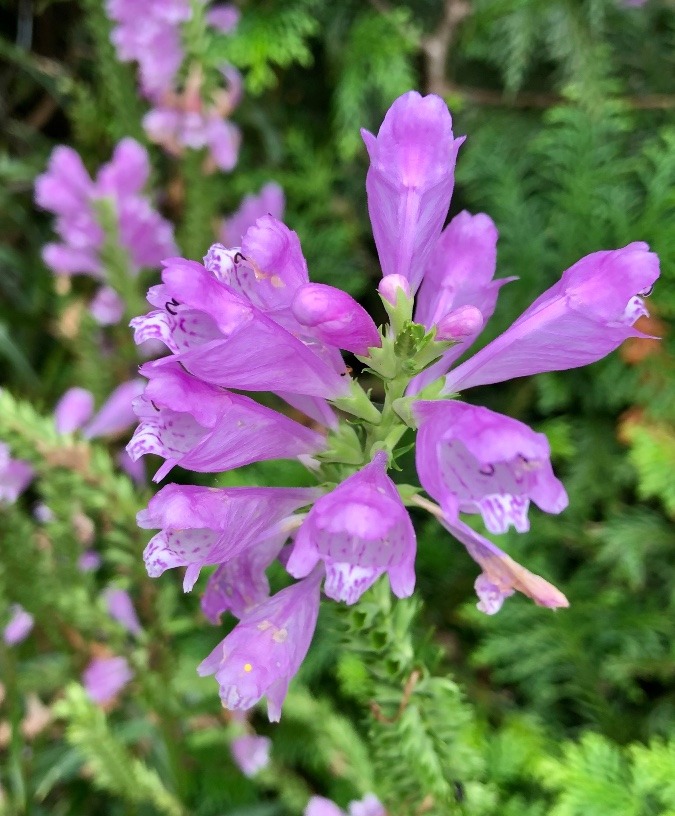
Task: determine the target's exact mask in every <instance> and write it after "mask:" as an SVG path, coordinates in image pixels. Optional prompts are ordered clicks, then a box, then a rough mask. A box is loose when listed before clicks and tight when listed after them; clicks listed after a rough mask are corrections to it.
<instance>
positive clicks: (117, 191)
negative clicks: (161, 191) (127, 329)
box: [35, 139, 176, 325]
mask: <svg viewBox="0 0 675 816" xmlns="http://www.w3.org/2000/svg"><path fill="white" fill-rule="evenodd" d="M149 175H150V162H149V159H148V154H147V151H146V150H145V148H144V147H142V146H141V145H140V144H139V143H138V142H136V141H134V139H123V140H122V141H121V142H120V143H119V144H118V145H117V147H116V148H115V151H114V153H113V156H112V159H111V160H110V161H109V162H108V163H107V164H104V165H103V166H102V167H101V168H100V170H99V171H98V174H97V176H96V180H95V181H93V180H92V179H91V177H90V176H89V173H88V172H87V170H86V168H85V167H84V164H83V163H82V159H81V158H80V156H79V155H78V154H77V153H76V152H75V151H74V150H73V149H72V148H70V147H64V146H60V147H57V148H56V149H55V150H54V151H53V153H52V155H51V157H50V159H49V165H48V168H47V172H46V173H44V174H42V175H41V176H38V178H37V180H36V182H35V199H36V201H37V203H38V204H39V206H40V207H43V208H44V209H45V210H48V211H49V212H52V213H54V215H55V216H56V232H57V233H58V235H59V237H60V238H61V240H62V243H60V244H47V245H46V246H45V247H44V250H43V252H42V257H43V259H44V261H45V263H46V264H47V266H49V267H51V269H53V270H54V272H55V273H56V274H66V275H89V276H91V277H93V278H95V279H96V280H98V281H100V283H101V284H102V287H101V288H100V289H99V290H98V293H97V295H96V296H95V297H94V300H93V301H92V304H91V307H90V308H91V311H92V314H93V315H94V317H95V319H96V320H97V321H98V322H99V323H101V324H102V325H108V324H112V323H117V322H118V321H119V320H120V319H121V317H122V315H123V313H124V309H125V303H124V301H123V300H122V298H121V297H120V292H119V291H118V290H119V289H124V288H125V283H126V281H125V276H127V277H128V276H129V275H131V276H133V275H136V274H138V272H139V271H140V270H141V269H143V268H152V267H156V266H157V264H159V263H160V261H161V259H162V258H166V257H167V255H171V254H175V252H176V245H175V243H174V239H173V229H172V227H171V224H170V223H169V222H168V221H166V220H165V219H164V218H162V216H161V215H160V214H159V213H158V212H157V210H155V209H154V207H153V206H152V205H151V204H150V201H149V200H148V199H147V198H146V197H145V196H144V195H142V194H141V190H142V189H143V187H144V186H145V184H146V182H147V180H148V177H149ZM109 230H112V231H114V233H115V234H114V235H109V234H107V231H109ZM113 239H114V240H116V241H118V242H119V246H121V247H122V248H123V250H124V251H125V253H126V256H127V257H126V258H125V259H124V265H125V267H126V268H125V269H124V270H113V269H112V268H111V267H112V264H110V262H109V259H108V258H106V257H105V252H106V245H107V244H109V243H112V241H113ZM111 273H115V274H116V276H117V279H116V280H110V277H111ZM111 284H114V287H113V286H111Z"/></svg>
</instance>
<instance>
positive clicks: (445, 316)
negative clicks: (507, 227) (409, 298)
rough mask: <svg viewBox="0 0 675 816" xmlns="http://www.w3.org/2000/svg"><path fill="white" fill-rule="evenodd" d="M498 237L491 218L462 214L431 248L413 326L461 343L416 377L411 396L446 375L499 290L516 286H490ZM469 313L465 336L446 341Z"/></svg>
mask: <svg viewBox="0 0 675 816" xmlns="http://www.w3.org/2000/svg"><path fill="white" fill-rule="evenodd" d="M497 237H498V233H497V228H496V227H495V225H494V223H493V221H492V219H491V218H489V217H488V216H487V215H485V214H484V213H478V215H471V214H470V213H468V212H466V211H463V212H461V213H459V214H458V215H456V216H455V217H454V218H453V219H452V221H451V222H450V223H449V224H448V226H447V227H446V228H445V229H444V230H443V232H442V234H441V237H440V238H439V239H438V241H437V242H436V243H435V244H434V247H433V249H432V250H431V253H430V255H429V258H428V260H427V263H426V268H425V271H424V280H423V281H422V286H421V287H420V291H419V293H418V296H417V302H416V307H415V320H416V321H417V322H418V323H422V324H424V326H426V328H427V329H431V327H432V326H434V325H438V327H439V332H440V333H437V335H436V337H437V339H439V340H442V339H453V340H454V339H461V343H458V344H457V345H455V346H453V347H452V348H449V349H448V350H447V351H446V352H444V354H443V356H442V357H441V358H440V359H439V360H437V361H436V362H435V363H434V364H433V365H431V366H429V368H427V369H426V370H425V371H423V372H422V373H421V374H420V375H418V376H417V377H415V379H414V380H413V381H412V382H411V384H410V386H409V388H408V393H409V394H416V393H418V392H419V391H421V390H422V388H424V387H425V386H426V385H428V384H429V383H431V382H433V381H434V380H435V379H437V378H438V377H440V376H442V375H443V374H445V373H446V372H447V370H448V369H449V368H450V366H451V364H452V363H453V362H454V361H455V360H456V359H457V358H458V357H459V356H460V355H461V354H463V353H464V352H465V351H466V350H467V349H468V348H469V346H471V345H472V343H473V342H474V341H475V339H476V338H477V337H478V335H479V334H480V332H481V330H482V328H483V326H484V325H485V324H486V323H487V322H488V320H489V319H490V318H491V317H492V314H493V312H494V310H495V306H496V304H497V296H498V295H499V290H500V289H501V287H502V286H503V285H504V284H505V283H508V282H509V281H512V280H515V278H502V279H500V280H493V277H494V274H495V268H496V264H497ZM469 309H471V310H474V311H472V312H471V314H472V315H473V317H472V319H471V322H470V323H468V324H466V325H465V326H464V327H463V329H465V330H466V333H465V334H462V335H461V336H457V337H455V336H453V335H452V334H451V333H450V334H449V335H448V337H447V338H446V337H445V331H444V330H445V329H446V328H447V323H448V322H451V323H452V322H453V321H454V320H456V319H458V318H459V317H460V316H461V315H464V316H467V314H468V312H467V310H469ZM479 316H480V320H479V319H478V317H479ZM471 323H473V325H471Z"/></svg>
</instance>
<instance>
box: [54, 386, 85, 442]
mask: <svg viewBox="0 0 675 816" xmlns="http://www.w3.org/2000/svg"><path fill="white" fill-rule="evenodd" d="M93 412H94V395H93V394H92V393H91V391H87V389H86V388H77V387H76V388H69V389H68V390H67V391H66V393H65V394H64V395H63V396H62V397H61V399H60V400H59V401H58V402H57V403H56V408H54V424H55V425H56V430H57V431H58V432H59V433H72V432H73V431H76V430H78V428H81V427H82V426H83V425H84V423H85V422H86V421H87V420H88V419H89V417H90V416H91V415H92V414H93Z"/></svg>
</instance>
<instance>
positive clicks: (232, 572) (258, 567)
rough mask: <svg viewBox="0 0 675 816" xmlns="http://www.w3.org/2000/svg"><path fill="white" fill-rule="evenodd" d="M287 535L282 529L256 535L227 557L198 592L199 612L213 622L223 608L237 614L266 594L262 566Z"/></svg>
mask: <svg viewBox="0 0 675 816" xmlns="http://www.w3.org/2000/svg"><path fill="white" fill-rule="evenodd" d="M287 538H288V532H287V531H286V530H284V529H283V526H282V529H281V531H280V532H279V531H275V532H274V533H272V534H271V535H269V536H268V537H266V538H259V539H258V540H257V541H256V542H255V543H253V544H250V545H249V546H248V547H247V548H246V549H245V550H244V551H243V552H241V553H240V554H239V555H236V556H234V558H230V559H228V561H227V562H226V563H224V564H221V565H220V566H219V567H218V569H217V570H216V571H215V572H214V573H213V574H212V575H211V576H210V577H209V580H208V583H207V585H206V589H205V590H204V594H203V595H202V600H201V606H202V612H203V613H204V615H205V616H206V618H207V619H208V620H209V621H210V622H211V623H212V624H213V625H214V626H217V625H218V623H220V616H221V615H222V614H223V612H231V613H232V614H233V615H234V616H235V617H237V618H241V617H242V616H243V615H244V613H246V612H247V611H248V610H249V609H253V607H254V606H256V605H257V604H259V603H262V602H263V601H264V600H265V599H266V598H268V597H269V594H270V585H269V581H268V580H267V575H266V572H265V571H266V570H267V568H268V567H269V565H270V564H271V563H272V562H273V561H274V560H275V559H276V557H277V556H278V555H279V552H280V550H281V548H282V546H283V544H284V542H285V541H286V539H287Z"/></svg>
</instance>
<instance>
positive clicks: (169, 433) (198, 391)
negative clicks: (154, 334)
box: [127, 364, 326, 481]
mask: <svg viewBox="0 0 675 816" xmlns="http://www.w3.org/2000/svg"><path fill="white" fill-rule="evenodd" d="M141 373H142V374H144V375H145V376H147V377H149V378H150V382H149V383H148V385H147V386H146V389H145V393H144V395H143V396H142V397H139V398H138V399H136V400H134V405H133V408H134V411H135V412H136V415H137V416H138V418H139V419H140V424H139V426H138V428H137V429H136V432H135V434H134V436H133V437H132V439H131V442H129V444H128V445H127V452H128V453H129V456H130V457H131V458H132V459H133V460H134V461H135V460H136V459H138V458H139V457H140V456H144V455H145V454H147V453H154V454H157V455H158V456H162V457H163V458H164V459H166V462H165V463H164V465H162V467H161V468H160V469H159V470H158V471H157V473H156V474H155V477H154V481H159V480H160V479H163V478H164V477H165V476H166V475H167V473H168V472H169V471H170V470H171V469H172V468H173V467H174V466H175V465H180V466H181V467H184V468H187V469H188V470H195V471H197V472H199V473H217V472H218V471H221V470H230V469H231V468H236V467H241V466H242V465H248V464H250V463H251V462H260V461H263V460H265V459H291V458H295V457H296V456H298V455H300V454H315V453H318V452H319V451H321V450H323V449H324V448H325V447H326V440H325V439H324V437H323V436H321V434H318V433H316V432H315V431H312V430H310V429H309V428H306V427H304V426H303V425H300V423H298V422H294V421H293V420H292V419H289V418H288V417H285V416H284V415H283V414H279V413H277V412H276V411H273V410H272V409H271V408H265V407H264V406H262V405H259V404H258V403H257V402H255V401H254V400H252V399H250V398H249V397H244V396H242V395H241V394H231V393H229V392H227V391H223V390H222V389H220V388H215V387H214V386H212V385H208V384H207V383H204V382H201V381H199V380H196V379H194V378H193V377H191V376H189V375H188V374H186V373H185V372H184V371H182V370H181V369H180V368H179V367H178V366H177V365H175V364H174V365H173V366H163V367H161V368H156V369H155V368H148V366H142V367H141Z"/></svg>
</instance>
